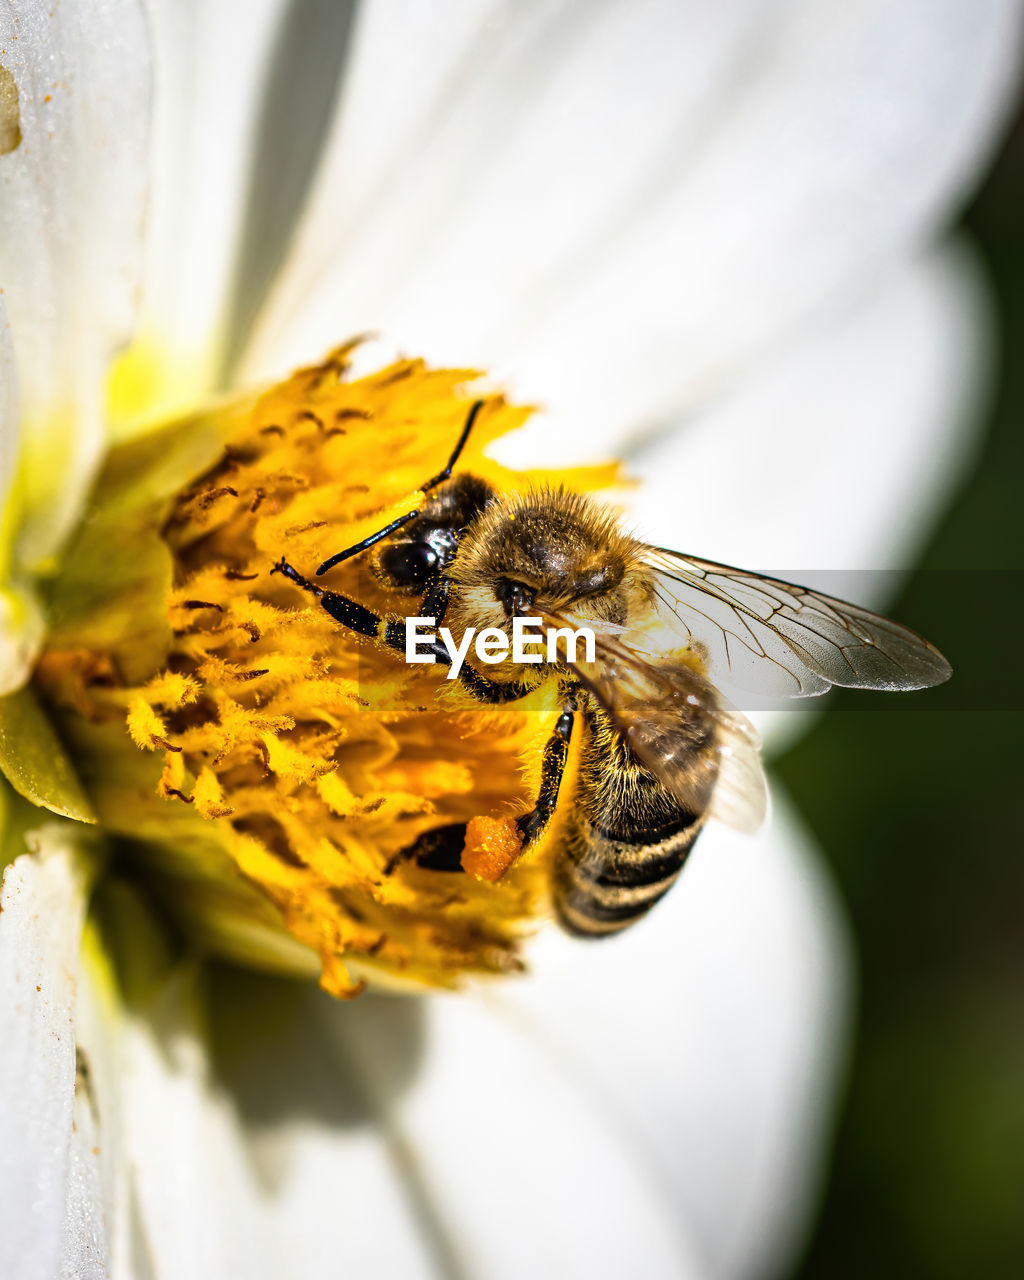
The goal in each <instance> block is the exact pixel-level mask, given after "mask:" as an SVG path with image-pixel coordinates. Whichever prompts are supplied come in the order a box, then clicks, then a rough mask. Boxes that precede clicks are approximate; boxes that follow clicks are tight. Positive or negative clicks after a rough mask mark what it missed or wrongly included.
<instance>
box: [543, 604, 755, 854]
mask: <svg viewBox="0 0 1024 1280" xmlns="http://www.w3.org/2000/svg"><path fill="white" fill-rule="evenodd" d="M545 622H546V623H547V625H548V626H558V627H564V626H569V625H571V624H569V623H567V622H566V621H565V619H561V618H555V617H552V618H546V619H545ZM594 640H595V644H594V661H593V662H588V661H574V662H571V663H570V665H571V666H572V667H573V669H574V670H575V672H576V674H577V675H578V676H579V678H580V680H581V681H582V682H583V684H584V685H585V686H586V688H587V689H589V690H590V692H591V693H592V694H593V695H594V696H595V697H596V698H597V700H598V702H600V704H601V705H602V706H603V707H604V709H605V710H606V711H607V712H608V714H609V716H610V717H611V720H612V723H613V724H614V725H615V727H616V729H617V730H618V731H619V733H620V734H621V736H622V738H623V740H624V741H625V743H626V744H627V746H628V747H629V748H630V750H631V751H632V752H633V753H634V755H636V756H637V758H638V759H639V760H640V761H641V762H642V763H643V764H644V765H646V767H647V768H648V769H650V771H651V772H652V773H653V774H654V776H655V777H656V778H657V779H658V781H659V782H660V783H661V784H662V786H663V787H665V789H666V790H667V791H668V792H669V793H670V794H671V795H673V796H674V797H675V798H676V799H677V800H678V801H679V802H680V803H681V804H683V805H685V806H686V807H687V808H688V809H690V811H691V812H693V813H696V814H700V813H703V812H704V811H705V810H708V812H709V815H710V816H711V817H713V818H717V819H719V820H720V821H722V822H726V823H728V825H729V826H732V827H735V828H736V829H737V830H740V831H745V832H751V831H756V830H757V828H758V827H759V826H760V825H761V823H762V821H763V820H764V815H765V811H766V808H767V796H768V793H767V788H766V786H765V780H764V772H763V771H762V768H761V757H760V753H759V748H760V745H761V744H760V739H759V738H758V736H757V733H756V731H755V729H754V727H753V725H751V724H750V722H749V721H748V720H747V719H746V718H745V717H744V716H742V715H740V713H739V712H738V711H735V710H734V709H733V708H731V707H729V706H727V705H726V704H725V703H724V702H723V700H722V699H721V697H720V696H719V694H718V693H717V691H716V690H715V689H714V687H713V686H712V685H711V684H710V682H709V681H707V680H706V679H705V678H704V677H703V676H702V675H700V674H699V672H697V671H695V670H694V669H693V668H692V667H690V666H688V665H685V664H684V663H682V662H672V661H670V660H668V659H666V658H665V656H663V655H662V656H658V655H651V654H646V653H644V652H643V651H642V650H641V649H639V648H636V647H634V646H632V645H631V644H630V643H629V641H628V639H626V638H622V637H616V636H612V635H610V634H608V632H607V631H601V630H597V629H595V636H594Z"/></svg>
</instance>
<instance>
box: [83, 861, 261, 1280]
mask: <svg viewBox="0 0 1024 1280" xmlns="http://www.w3.org/2000/svg"><path fill="white" fill-rule="evenodd" d="M104 893H105V895H106V897H105V898H104V901H103V910H102V915H103V917H104V921H105V926H104V928H103V931H102V933H95V934H94V935H92V936H91V938H90V942H91V943H92V945H91V947H90V950H89V954H88V956H87V960H86V963H84V964H83V974H82V988H83V989H82V995H81V997H80V1004H79V1041H80V1055H81V1056H82V1057H83V1059H84V1060H85V1061H87V1062H88V1064H89V1076H90V1081H91V1090H90V1091H91V1096H92V1098H93V1105H94V1108H95V1113H96V1115H97V1116H98V1119H99V1123H100V1124H101V1126H102V1139H101V1142H100V1144H99V1155H100V1166H101V1167H100V1169H99V1171H98V1173H97V1175H96V1176H97V1179H98V1180H99V1181H100V1182H101V1185H102V1188H103V1194H104V1198H105V1200H106V1201H107V1202H109V1203H110V1204H111V1205H112V1206H113V1209H112V1211H111V1213H110V1219H111V1221H110V1224H109V1227H108V1230H109V1234H110V1240H111V1244H110V1251H111V1258H112V1274H113V1275H114V1276H115V1277H116V1278H118V1280H121V1278H122V1277H124V1278H125V1280H127V1278H128V1277H138V1276H154V1277H158V1278H159V1280H225V1278H226V1277H238V1278H239V1280H241V1278H242V1277H247V1278H248V1277H259V1276H263V1275H266V1276H268V1277H270V1276H273V1275H275V1274H282V1273H280V1272H278V1273H275V1272H273V1271H270V1270H267V1269H265V1268H264V1267H263V1266H262V1262H261V1258H262V1257H263V1249H262V1245H261V1241H260V1236H259V1232H260V1214H261V1198H262V1197H261V1190H260V1187H259V1185H258V1183H257V1180H256V1177H255V1172H254V1169H253V1167H252V1165H251V1163H250V1161H249V1160H248V1157H247V1155H246V1151H245V1144H244V1141H243V1139H242V1136H241V1134H240V1132H239V1128H238V1121H237V1117H236V1115H235V1112H234V1109H233V1107H232V1105H231V1103H230V1101H229V1100H228V1099H226V1098H225V1096H224V1094H223V1091H222V1090H221V1089H220V1088H219V1087H218V1085H217V1082H216V1081H215V1080H214V1079H213V1077H212V1073H211V1069H210V1063H209V1055H208V1051H207V1039H206V1023H205V1017H204V1014H205V1010H204V1007H203V1000H202V992H201V988H200V986H199V983H198V979H197V975H196V973H195V971H194V970H192V969H187V968H186V969H183V968H181V967H180V966H179V967H174V966H172V965H170V964H169V963H168V957H167V956H166V954H165V953H164V952H163V950H162V946H161V943H160V941H159V939H160V934H159V928H158V926H157V925H156V923H155V922H154V920H153V919H152V917H151V916H149V914H148V913H147V912H146V911H145V909H144V908H143V907H142V906H141V904H140V903H139V902H138V900H137V899H136V898H135V897H134V896H133V894H132V893H130V892H129V891H127V890H125V889H124V888H123V887H121V886H107V887H106V888H105V889H104ZM103 948H110V949H111V950H112V951H113V952H114V954H116V955H117V957H118V960H117V965H116V969H117V977H116V978H115V976H114V973H113V972H112V971H111V969H110V968H109V964H110V959H109V956H105V955H104V953H103ZM72 1274H77V1273H72Z"/></svg>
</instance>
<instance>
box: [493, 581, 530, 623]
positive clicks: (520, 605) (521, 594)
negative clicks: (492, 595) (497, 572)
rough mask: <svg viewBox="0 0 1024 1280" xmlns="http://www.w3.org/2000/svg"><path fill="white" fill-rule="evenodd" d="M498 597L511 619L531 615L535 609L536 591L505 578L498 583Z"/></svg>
mask: <svg viewBox="0 0 1024 1280" xmlns="http://www.w3.org/2000/svg"><path fill="white" fill-rule="evenodd" d="M496 595H497V597H498V601H499V603H500V604H502V605H503V606H504V608H505V612H506V613H507V614H508V615H509V617H510V618H511V617H514V616H515V615H516V614H526V613H529V611H530V610H531V609H532V608H533V601H534V590H533V588H532V587H528V586H526V585H525V584H524V583H522V582H511V581H509V579H507V578H505V579H503V580H502V581H501V582H499V583H498V587H497V591H496Z"/></svg>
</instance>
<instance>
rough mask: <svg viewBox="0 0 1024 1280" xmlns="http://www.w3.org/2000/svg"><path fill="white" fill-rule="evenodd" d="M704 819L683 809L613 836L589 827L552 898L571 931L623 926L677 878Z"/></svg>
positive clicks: (602, 931) (591, 932)
mask: <svg viewBox="0 0 1024 1280" xmlns="http://www.w3.org/2000/svg"><path fill="white" fill-rule="evenodd" d="M703 825H704V824H703V818H702V817H699V816H696V815H694V814H682V813H681V814H680V817H679V820H678V821H677V822H674V823H673V824H672V825H671V826H670V827H662V828H660V829H659V830H657V831H651V832H637V833H636V834H635V835H631V838H630V839H629V840H623V839H621V838H620V839H612V838H610V837H608V836H606V835H602V834H601V833H600V831H599V830H597V829H593V828H592V829H591V831H590V833H589V835H585V836H584V837H583V838H582V839H581V840H579V841H574V842H573V845H574V846H575V847H574V848H571V849H569V850H567V851H566V852H567V856H566V857H565V858H564V859H563V860H562V863H561V866H560V867H559V868H558V872H557V874H556V876H555V882H554V901H555V909H556V911H557V912H558V917H559V921H560V923H561V925H562V927H563V928H564V929H566V930H567V931H568V932H569V933H573V934H577V935H578V936H581V937H602V936H604V935H606V934H609V933H616V932H618V931H619V930H620V929H625V928H626V926H627V925H630V924H632V923H633V921H634V920H636V919H638V918H639V917H640V916H642V915H645V914H646V913H647V912H648V911H649V910H650V909H651V907H653V906H654V904H655V903H656V902H657V901H658V900H659V899H660V898H661V897H663V895H664V894H665V893H667V892H668V890H669V889H670V888H671V887H672V885H673V884H674V883H675V880H676V877H677V876H678V875H679V873H680V871H681V870H682V869H683V864H684V863H685V861H686V856H687V854H688V853H689V852H690V849H691V848H692V847H693V843H694V841H695V840H696V839H697V836H698V835H699V833H700V830H701V827H702V826H703Z"/></svg>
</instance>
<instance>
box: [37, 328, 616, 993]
mask: <svg viewBox="0 0 1024 1280" xmlns="http://www.w3.org/2000/svg"><path fill="white" fill-rule="evenodd" d="M349 353H350V348H340V349H339V350H337V351H335V352H333V353H331V355H330V356H328V358H327V359H326V360H324V362H323V363H321V364H318V365H315V366H312V367H309V368H305V369H301V370H299V371H298V372H296V373H295V374H294V375H292V377H290V378H289V379H288V380H287V381H285V382H283V383H281V384H279V385H277V386H274V387H272V388H270V389H268V390H266V391H264V392H263V393H261V394H258V395H252V396H248V397H243V398H240V399H239V400H236V401H232V402H230V403H228V404H225V405H221V406H218V407H215V408H213V409H211V410H210V411H208V412H206V413H203V414H201V415H195V416H193V417H191V418H189V419H185V420H182V421H179V422H175V423H171V424H169V425H166V426H164V427H162V428H160V429H159V430H158V431H156V432H154V433H151V434H150V435H149V436H147V437H144V438H143V439H141V440H136V441H132V442H128V443H125V444H123V445H119V446H118V447H117V448H115V449H114V450H113V451H112V453H111V455H110V457H109V459H108V462H107V464H106V467H105V469H104V471H103V473H102V475H101V476H100V478H99V481H98V483H97V486H96V490H95V493H94V497H93V501H92V506H91V509H90V511H89V513H88V514H87V517H86V519H85V521H84V523H83V525H82V529H81V531H80V535H79V537H78V538H76V540H75V543H74V546H73V548H72V551H71V552H70V554H69V555H68V556H67V557H66V563H65V566H64V568H63V569H62V572H61V576H60V578H59V579H58V580H57V582H56V583H55V588H54V618H55V621H54V625H53V628H52V632H51V639H50V644H49V648H48V650H47V652H46V654H45V655H44V657H43V659H42V660H41V662H40V664H39V668H38V671H37V677H36V682H37V686H38V688H39V689H40V691H41V693H42V694H43V696H44V697H45V698H46V700H47V701H48V703H49V705H50V706H51V708H52V709H53V711H54V713H55V714H56V716H57V717H58V720H59V724H60V728H61V732H62V733H63V735H64V737H65V740H66V741H67V742H68V743H69V745H70V747H71V748H72V750H73V752H74V754H75V756H76V759H77V761H78V763H79V767H80V770H81V772H82V774H83V778H84V781H85V782H86V785H87V787H88V789H89V791H90V795H91V797H92V799H93V801H94V803H95V805H96V808H97V812H98V813H99V815H100V820H101V822H103V823H104V824H105V825H106V827H107V828H108V830H110V831H112V832H113V833H114V834H115V836H116V837H117V838H118V841H119V846H120V848H121V849H122V852H123V854H124V856H125V857H127V858H133V859H135V860H136V863H137V865H138V868H139V871H140V874H141V875H143V876H144V877H146V878H148V881H149V883H150V884H151V885H152V886H153V888H154V891H155V892H157V893H159V894H160V895H161V897H162V899H163V901H164V903H165V904H166V906H167V909H168V910H169V911H170V912H171V913H172V914H173V915H175V916H176V918H177V919H178V920H179V921H180V923H181V925H182V927H183V928H184V929H185V930H187V931H191V932H192V933H193V934H194V935H195V936H197V937H198V938H199V939H200V940H201V941H202V942H203V943H204V944H205V945H207V946H208V947H209V948H211V949H212V950H215V951H218V952H219V953H221V954H223V955H226V956H228V957H230V958H233V959H235V960H241V961H243V962H245V963H251V964H256V965H259V966H261V967H265V968H275V969H283V970H288V971H296V972H311V971H313V970H318V971H319V973H320V980H321V982H322V984H323V985H324V986H325V987H326V988H327V989H328V990H329V991H331V992H333V993H334V994H335V995H339V996H351V995H354V994H357V993H358V992H359V991H360V990H361V989H362V987H363V985H364V984H365V982H366V981H367V980H370V981H377V982H388V983H397V984H400V985H406V984H413V985H430V986H453V985H456V984H457V983H458V981H459V980H460V978H462V977H463V976H465V975H467V974H472V973H503V972H509V971H515V970H517V969H519V968H521V967H522V958H521V948H522V943H523V940H524V938H525V937H526V936H527V935H528V934H529V933H530V932H531V931H532V930H533V929H534V928H536V927H537V925H538V924H539V923H540V922H541V921H543V920H544V919H545V918H546V917H547V915H548V913H549V891H548V878H549V877H548V871H549V868H548V866H547V864H546V857H547V855H546V854H545V853H544V852H543V851H540V852H536V851H535V850H533V849H531V850H530V851H529V852H528V853H526V854H523V855H522V856H521V857H520V856H519V853H520V841H519V838H518V830H517V828H516V826H515V821H514V819H515V817H516V816H517V815H518V814H521V813H524V812H526V811H527V810H528V809H529V808H530V805H531V803H532V797H533V796H535V794H536V786H537V781H538V777H539V769H540V760H541V756H542V751H543V744H544V742H545V740H546V737H547V735H548V733H549V732H550V729H551V725H552V723H553V720H554V718H555V716H556V715H557V708H556V706H555V701H554V699H555V693H554V691H553V690H552V689H550V688H548V687H547V686H546V685H541V687H540V688H539V689H538V690H537V691H536V692H535V693H534V694H531V695H530V696H529V697H528V698H526V699H523V700H522V701H520V702H516V703H514V704H510V705H506V706H501V707H497V708H496V707H489V706H484V705H483V704H481V703H479V702H476V701H474V700H473V699H472V697H471V696H470V695H469V694H468V693H467V692H466V691H465V690H464V689H463V688H462V687H461V685H460V684H459V682H453V681H447V680H445V678H444V668H443V667H441V666H439V665H435V666H424V665H408V664H406V663H405V661H404V659H403V656H402V655H401V654H400V653H396V652H395V651H393V650H389V649H386V648H385V647H383V645H381V644H380V643H378V642H376V641H371V640H367V639H364V638H360V637H358V636H357V635H356V634H355V633H353V632H351V631H349V630H347V629H345V628H344V627H342V626H341V625H340V624H339V623H338V622H336V621H335V620H334V619H333V618H332V617H330V616H329V615H328V614H327V612H326V611H325V610H324V609H323V608H322V607H321V606H320V604H319V603H318V601H317V600H316V599H315V598H314V597H312V596H310V595H308V594H306V593H304V592H302V591H300V590H299V589H297V588H296V587H295V586H293V585H292V584H291V583H290V582H288V581H286V580H285V579H283V578H282V577H281V576H280V575H276V574H274V573H272V569H273V567H274V565H275V563H276V562H277V561H279V560H280V559H281V557H282V556H286V557H287V559H288V561H289V562H290V563H291V564H293V565H295V566H296V567H298V568H299V569H300V570H301V572H303V573H305V574H308V575H310V576H312V575H313V573H314V571H315V569H316V567H317V566H318V565H319V564H320V563H322V562H323V561H324V560H325V559H326V558H328V557H329V556H330V555H331V554H333V553H334V552H336V551H338V550H341V549H344V548H346V547H348V546H351V545H352V544H354V543H355V542H357V541H359V540H360V539H362V538H364V537H366V536H368V535H369V534H371V533H373V532H374V531H375V530H377V529H380V528H382V527H383V526H384V525H386V524H388V523H389V522H390V521H392V520H393V519H395V518H396V517H398V516H400V515H402V514H404V513H406V512H409V511H411V510H415V509H416V507H417V505H418V504H419V503H420V502H422V500H423V494H422V491H421V489H420V487H419V486H421V485H422V484H423V483H424V482H425V480H426V479H427V478H428V477H430V476H432V475H434V474H436V472H437V471H438V470H439V469H440V468H441V466H443V464H444V461H445V459H446V458H447V457H448V455H449V453H450V452H451V449H452V446H453V444H454V441H455V440H456V438H457V437H458V435H459V432H460V430H461V427H462V425H463V423H464V422H465V419H466V415H467V412H468V408H469V405H470V404H471V403H472V402H473V401H474V400H475V399H477V398H480V397H479V390H478V381H477V380H478V376H479V375H478V374H477V373H476V372H475V371H474V370H471V369H442V370H437V369H430V368H428V367H427V366H426V365H425V363H424V362H423V361H421V360H405V361H401V362H399V363H396V364H393V365H391V366H389V367H388V368H385V369H382V370H380V371H379V372H377V373H375V374H372V375H370V376H369V377H365V378H361V379H353V378H351V377H350V376H349ZM528 413H529V411H528V410H526V409H523V408H516V407H512V406H510V405H509V404H507V403H506V402H505V401H504V399H503V398H502V397H500V396H497V395H490V396H485V404H484V408H483V410H482V412H481V413H480V415H479V418H478V421H477V424H476V426H475V428H474V432H473V435H472V436H471V438H470V441H469V443H468V445H467V448H466V450H465V452H464V454H463V456H462V457H461V459H460V461H459V468H460V469H462V470H465V471H467V472H471V473H473V474H476V475H479V476H481V477H483V478H484V479H486V480H488V481H489V482H490V483H491V484H493V485H494V486H495V487H498V488H501V489H503V490H521V491H526V490H528V489H530V488H532V487H535V486H539V485H545V484H552V483H556V484H557V483H563V482H564V483H565V484H567V485H569V486H571V487H573V488H575V489H596V488H602V487H606V486H609V485H611V484H613V483H615V482H616V481H617V479H618V474H617V469H616V468H615V467H614V466H608V467H595V468H588V469H584V470H579V471H575V472H558V473H550V472H533V473H523V472H512V471H508V470H506V469H504V468H503V467H501V466H499V465H498V464H497V463H495V462H494V461H492V460H491V459H489V458H488V457H487V453H486V450H487V447H488V445H490V444H491V443H492V442H493V441H494V440H495V439H496V438H497V437H498V436H500V435H502V434H503V433H505V432H507V431H510V430H512V429H514V428H516V427H517V426H519V425H521V424H522V423H523V422H524V421H525V419H526V417H527V416H528ZM369 559H370V557H368V556H366V555H363V556H358V557H353V558H352V559H350V560H348V561H346V562H344V563H343V564H341V565H339V566H338V567H337V568H335V569H333V570H332V571H331V572H330V573H329V574H328V575H327V576H326V577H325V578H324V579H322V581H323V584H324V586H325V588H326V589H329V590H331V591H335V592H340V593H343V594H345V595H347V596H349V597H350V598H351V599H354V600H358V601H359V602H361V603H363V604H365V605H366V606H367V607H369V608H372V609H373V610H374V611H376V612H377V613H379V614H380V615H381V616H383V617H385V618H402V617H405V616H410V615H412V616H415V615H416V614H417V613H418V611H419V603H420V602H419V600H418V599H417V598H415V597H408V598H404V597H399V598H396V596H395V594H394V592H393V591H391V590H390V589H388V588H386V586H385V585H384V584H383V583H382V582H381V581H379V580H377V579H376V578H375V576H374V574H373V573H372V571H371V567H370V564H369ZM452 824H468V835H467V841H466V851H465V853H464V856H463V865H464V868H465V870H458V869H456V870H451V871H439V870H434V869H428V868H426V867H422V866H420V865H418V864H417V862H416V861H415V859H414V858H412V857H411V856H410V854H409V850H410V848H411V846H412V845H413V844H414V843H415V841H416V840H417V838H418V837H420V836H421V835H423V834H424V833H425V832H428V831H430V830H432V829H434V828H437V827H446V826H450V825H452Z"/></svg>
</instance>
